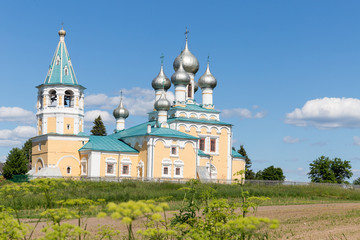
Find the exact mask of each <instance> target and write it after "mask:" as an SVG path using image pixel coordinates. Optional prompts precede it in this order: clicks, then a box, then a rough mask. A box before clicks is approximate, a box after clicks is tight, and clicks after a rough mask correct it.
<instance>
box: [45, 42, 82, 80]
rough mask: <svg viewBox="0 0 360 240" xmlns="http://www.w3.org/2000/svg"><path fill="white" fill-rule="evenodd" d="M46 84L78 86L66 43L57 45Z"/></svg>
mask: <svg viewBox="0 0 360 240" xmlns="http://www.w3.org/2000/svg"><path fill="white" fill-rule="evenodd" d="M65 69H67V70H65ZM66 73H67V74H66ZM44 84H65V85H78V82H77V80H76V76H75V72H74V68H73V66H72V64H71V60H70V56H69V53H68V51H67V48H66V44H65V41H59V44H58V45H57V48H56V51H55V54H54V56H53V58H52V60H51V64H50V66H49V71H48V73H47V75H46V78H45V82H44Z"/></svg>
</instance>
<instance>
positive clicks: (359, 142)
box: [353, 136, 360, 146]
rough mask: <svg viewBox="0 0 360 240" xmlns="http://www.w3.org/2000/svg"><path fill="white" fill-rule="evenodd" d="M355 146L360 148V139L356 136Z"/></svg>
mask: <svg viewBox="0 0 360 240" xmlns="http://www.w3.org/2000/svg"><path fill="white" fill-rule="evenodd" d="M353 144H354V145H357V146H360V137H358V136H354V137H353Z"/></svg>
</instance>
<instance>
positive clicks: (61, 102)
mask: <svg viewBox="0 0 360 240" xmlns="http://www.w3.org/2000/svg"><path fill="white" fill-rule="evenodd" d="M63 103H64V100H63V96H61V95H60V96H59V101H58V105H59V106H62V105H63Z"/></svg>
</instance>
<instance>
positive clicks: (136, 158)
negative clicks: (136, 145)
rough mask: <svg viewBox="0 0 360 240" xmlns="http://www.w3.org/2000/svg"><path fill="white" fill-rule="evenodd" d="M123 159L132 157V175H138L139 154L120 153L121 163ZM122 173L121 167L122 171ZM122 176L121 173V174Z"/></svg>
mask: <svg viewBox="0 0 360 240" xmlns="http://www.w3.org/2000/svg"><path fill="white" fill-rule="evenodd" d="M122 159H130V161H131V169H130V171H131V172H130V175H131V177H137V166H138V164H139V156H138V155H129V154H125V153H124V154H121V155H120V164H121V160H122ZM119 173H121V169H120V172H119ZM144 174H145V171H144ZM120 176H121V174H120Z"/></svg>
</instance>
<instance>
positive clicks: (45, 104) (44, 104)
mask: <svg viewBox="0 0 360 240" xmlns="http://www.w3.org/2000/svg"><path fill="white" fill-rule="evenodd" d="M43 106H44V107H46V106H47V102H46V96H44V97H43Z"/></svg>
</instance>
